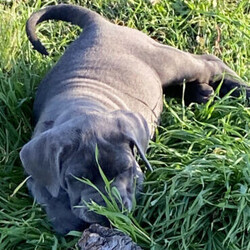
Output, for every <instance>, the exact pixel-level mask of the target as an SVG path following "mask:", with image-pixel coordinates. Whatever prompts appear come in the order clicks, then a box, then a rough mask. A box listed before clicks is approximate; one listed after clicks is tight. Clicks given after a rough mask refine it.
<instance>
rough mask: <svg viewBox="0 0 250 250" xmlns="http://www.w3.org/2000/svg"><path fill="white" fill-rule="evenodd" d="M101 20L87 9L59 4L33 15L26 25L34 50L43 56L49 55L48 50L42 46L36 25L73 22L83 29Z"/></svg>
mask: <svg viewBox="0 0 250 250" xmlns="http://www.w3.org/2000/svg"><path fill="white" fill-rule="evenodd" d="M98 19H100V16H99V15H98V14H97V13H95V12H93V11H91V10H88V9H86V8H83V7H80V6H75V5H70V4H59V5H55V6H49V7H46V8H44V9H41V10H39V11H37V12H35V13H33V14H32V15H31V16H30V18H29V19H28V21H27V23H26V34H27V36H28V38H29V40H30V42H31V43H32V45H33V46H34V49H35V50H37V51H38V52H40V53H41V54H43V55H48V52H47V50H46V48H45V47H44V46H43V45H42V43H41V42H40V40H39V39H38V38H37V35H36V32H35V31H36V25H37V24H39V23H41V22H43V21H46V20H61V21H65V22H71V23H72V24H75V25H78V26H80V27H81V28H84V27H86V26H87V25H89V24H93V23H95V22H97V20H98Z"/></svg>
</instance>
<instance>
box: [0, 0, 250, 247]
mask: <svg viewBox="0 0 250 250" xmlns="http://www.w3.org/2000/svg"><path fill="white" fill-rule="evenodd" d="M59 2H64V3H78V4H81V5H82V6H86V7H89V8H91V9H93V10H95V11H97V12H98V13H100V14H101V15H103V16H105V17H107V18H108V19H109V20H111V21H112V22H114V23H117V24H119V25H126V26H129V27H132V28H136V29H139V30H141V31H143V32H145V33H146V34H148V35H149V36H151V37H152V38H154V39H156V40H158V41H159V42H161V43H164V44H169V45H171V46H174V47H176V48H179V49H182V50H185V51H189V52H192V53H195V54H201V53H210V54H214V55H216V56H218V57H219V58H221V59H222V60H223V61H224V62H226V63H227V64H228V65H229V66H230V67H231V68H232V69H233V70H234V71H236V72H237V73H238V74H239V75H240V76H241V77H242V79H243V80H244V81H245V82H248V79H249V78H250V71H249V64H248V63H249V61H248V60H249V51H250V50H249V36H250V32H249V30H250V29H249V20H250V16H249V8H250V5H249V2H248V1H247V0H242V1H237V0H232V1H219V0H204V1H198V0H190V1H187V0H162V1H146V0H145V1H142V0H141V1H140V0H134V1H132V0H128V1H123V0H117V1H114V0H113V1H112V0H105V1H101V0H96V1H88V0H82V1H77V0H76V1H73V0H72V1H52V0H41V1H11V0H10V1H7V0H6V1H4V0H2V1H1V2H0V41H1V43H0V58H1V61H0V82H1V85H0V249H25V250H26V249H50V248H51V249H77V247H76V243H77V241H78V239H79V237H80V235H81V232H71V233H70V235H68V236H65V237H61V236H57V235H56V234H55V233H54V232H53V231H52V228H51V227H50V224H49V222H48V221H47V220H46V215H45V213H44V212H43V210H42V209H41V207H40V206H39V205H37V204H36V203H35V202H33V199H32V198H31V197H30V196H29V194H28V191H27V189H26V186H25V184H24V182H25V178H26V177H25V176H24V174H23V169H22V166H21V163H20V160H19V154H18V153H19V151H20V149H21V147H22V145H24V144H25V143H26V142H27V141H28V140H29V138H30V136H31V131H32V126H31V110H32V102H33V98H34V93H35V89H36V87H37V85H38V83H39V81H40V80H41V79H42V77H43V76H44V74H45V73H46V72H47V71H48V70H49V69H50V68H51V67H52V65H53V64H54V63H55V62H56V61H57V59H58V58H59V57H60V55H61V54H62V53H63V51H64V49H65V46H66V45H67V44H69V43H70V41H72V40H73V39H74V38H75V37H76V36H77V35H78V34H79V32H80V29H79V28H76V27H72V26H71V25H69V24H65V23H62V22H60V23H55V22H53V23H52V22H51V23H47V24H44V25H42V26H40V29H39V30H40V33H39V34H40V38H41V39H42V41H43V42H44V44H45V45H46V47H47V48H48V50H49V51H50V54H51V56H49V57H43V56H41V55H39V54H38V53H37V52H35V51H33V50H32V48H31V45H30V44H29V43H28V41H27V38H26V35H25V21H26V20H27V18H28V17H29V15H30V14H31V13H32V12H33V11H35V10H37V9H39V8H41V7H43V6H46V5H49V4H55V3H59ZM152 3H154V4H152ZM249 124H250V109H249V107H247V104H246V100H245V98H244V94H243V95H242V96H241V97H240V98H232V97H229V96H226V97H224V98H223V99H220V98H218V97H217V96H215V97H214V101H211V102H209V103H208V104H206V105H196V104H191V106H189V107H185V106H184V105H183V103H182V101H181V100H179V101H178V100H173V99H166V100H165V102H164V112H163V115H162V120H161V126H160V127H159V128H158V130H157V133H156V137H155V140H154V141H152V142H151V143H150V148H149V151H148V154H147V157H148V159H149V161H150V163H151V164H152V166H153V169H154V171H153V172H152V173H150V172H146V177H145V184H144V189H143V191H142V195H141V198H140V200H139V201H137V204H136V206H135V209H134V210H133V212H132V213H126V211H125V212H124V211H120V212H119V211H117V210H118V209H117V208H116V206H115V204H113V203H114V202H112V199H111V202H110V203H109V204H108V207H107V208H106V209H104V208H99V207H98V206H96V205H95V204H92V206H91V207H92V209H95V210H96V211H97V212H99V213H102V214H105V215H107V216H108V218H109V219H110V221H111V223H112V224H113V225H114V226H116V227H117V228H118V229H120V230H122V231H124V232H126V233H128V234H129V235H130V236H132V238H133V239H134V241H136V242H137V243H138V244H139V245H140V246H142V247H143V248H145V249H147V248H150V249H240V250H244V249H250V239H249V230H250V188H249V184H250V178H249V176H250V153H249V152H250V137H249ZM141 166H142V168H143V169H144V170H145V168H144V166H143V163H141ZM107 185H108V183H107ZM114 193H115V190H110V194H111V197H112V195H114Z"/></svg>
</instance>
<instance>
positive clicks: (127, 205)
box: [122, 197, 132, 211]
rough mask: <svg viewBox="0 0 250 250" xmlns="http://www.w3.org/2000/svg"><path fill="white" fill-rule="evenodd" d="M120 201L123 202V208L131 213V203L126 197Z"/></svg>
mask: <svg viewBox="0 0 250 250" xmlns="http://www.w3.org/2000/svg"><path fill="white" fill-rule="evenodd" d="M122 201H123V205H124V207H125V208H126V209H127V210H128V211H131V210H132V201H131V200H130V199H129V198H128V197H125V198H123V199H122Z"/></svg>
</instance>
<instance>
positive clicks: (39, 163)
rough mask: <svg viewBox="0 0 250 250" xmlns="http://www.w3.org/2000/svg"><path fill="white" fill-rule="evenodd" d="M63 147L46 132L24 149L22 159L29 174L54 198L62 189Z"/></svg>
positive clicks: (21, 154)
mask: <svg viewBox="0 0 250 250" xmlns="http://www.w3.org/2000/svg"><path fill="white" fill-rule="evenodd" d="M62 151H63V146H62V145H60V140H56V138H55V135H53V134H52V133H47V132H44V133H43V134H41V135H39V136H37V137H35V138H33V139H32V140H31V141H30V142H28V143H27V144H26V145H24V147H23V148H22V150H21V152H20V158H21V161H22V164H23V167H24V169H25V171H26V173H27V174H29V175H31V177H32V178H33V179H34V180H35V181H37V182H38V183H39V184H40V185H42V186H45V187H46V188H47V190H48V191H49V192H50V193H51V195H52V196H53V197H57V196H58V193H59V189H60V179H59V178H60V177H59V174H60V172H59V171H60V156H61V153H62Z"/></svg>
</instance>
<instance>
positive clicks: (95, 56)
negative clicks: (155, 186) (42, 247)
mask: <svg viewBox="0 0 250 250" xmlns="http://www.w3.org/2000/svg"><path fill="white" fill-rule="evenodd" d="M49 19H54V20H63V21H67V22H71V23H72V24H76V25H79V26H80V27H82V28H83V32H82V34H81V35H80V37H79V38H78V39H77V40H76V41H74V42H73V43H72V44H71V45H70V46H69V47H68V48H67V50H66V51H65V53H64V55H63V56H62V57H61V59H60V60H59V61H58V62H57V64H56V65H55V66H54V67H53V69H52V70H51V71H50V72H49V73H48V74H47V76H46V77H45V78H44V79H43V81H42V82H41V83H40V85H39V87H38V90H37V93H36V98H35V102H34V121H35V131H34V134H33V137H32V139H31V141H30V142H28V143H27V144H26V145H25V146H24V147H23V148H22V150H21V153H20V157H21V160H22V163H23V166H24V169H25V171H26V173H27V174H28V175H30V176H31V178H30V179H29V181H28V188H29V189H30V190H31V193H32V195H33V196H34V197H35V198H36V200H37V201H38V202H39V203H41V204H43V205H44V206H45V209H46V212H47V214H48V217H49V219H50V220H51V221H52V224H53V226H54V228H55V230H56V231H57V232H59V233H61V234H65V233H67V232H69V231H70V230H80V229H82V228H84V227H87V226H88V225H89V224H92V223H102V222H104V221H105V219H104V218H103V217H102V216H98V215H96V214H94V213H93V212H90V211H88V209H87V207H86V206H85V203H84V201H86V202H88V201H90V200H93V201H95V202H97V203H99V204H103V203H104V202H103V200H102V198H101V196H100V195H99V194H98V192H96V191H95V190H94V189H93V188H91V187H89V186H88V185H85V184H84V183H82V182H80V181H78V180H77V179H76V178H75V177H79V178H81V177H85V178H88V179H90V180H91V181H92V182H93V183H94V184H95V185H96V186H97V187H98V188H99V189H100V190H101V191H103V192H105V189H104V183H103V181H102V178H101V176H100V174H99V171H98V166H97V163H96V161H95V148H96V145H97V147H98V149H99V163H100V166H101V167H102V169H103V171H104V173H105V175H106V176H107V177H108V178H109V179H110V180H111V179H114V182H113V185H114V186H116V187H117V189H118V190H119V192H120V194H121V197H122V200H123V203H124V205H125V206H126V207H127V208H128V209H131V206H132V197H133V190H134V185H135V182H136V183H137V186H139V185H140V184H141V182H142V179H143V174H142V171H141V169H140V167H139V165H138V163H137V162H136V159H135V151H134V147H135V148H136V149H137V152H138V153H139V155H140V156H141V158H142V159H143V160H144V161H145V163H146V165H147V166H148V167H150V165H149V163H148V161H147V159H146V157H145V155H144V153H145V151H146V149H147V145H148V142H149V139H150V138H151V137H152V136H153V134H154V128H155V126H156V125H157V123H158V121H159V117H160V114H161V111H162V103H163V102H162V98H163V93H165V94H173V95H179V94H180V93H181V85H182V83H183V82H184V81H185V82H186V83H187V85H186V96H185V98H186V100H187V102H191V101H195V102H199V103H202V102H206V101H207V100H208V99H209V97H210V95H211V94H213V91H214V88H216V86H217V85H218V83H219V81H220V80H221V79H222V77H223V74H224V73H228V74H230V76H228V75H226V76H225V79H224V83H223V85H222V88H221V92H222V94H225V93H227V92H228V91H229V90H230V89H232V88H235V87H236V88H238V89H236V91H235V92H234V94H235V95H238V94H239V93H240V91H239V89H240V87H241V86H243V84H241V83H240V82H238V81H236V80H234V78H233V76H236V74H235V73H234V72H233V71H232V70H231V69H230V68H228V67H227V66H226V65H225V64H224V63H223V62H222V61H221V60H220V59H218V58H217V57H215V56H211V55H193V54H189V53H186V52H182V51H180V50H178V49H175V48H172V47H169V46H166V45H162V44H159V43H157V42H156V41H154V40H153V39H151V38H149V37H148V36H146V35H145V34H143V33H141V32H139V31H137V30H134V29H130V28H127V27H121V26H117V25H114V24H112V23H110V22H108V21H107V20H105V19H104V18H103V17H101V16H100V15H98V14H96V13H94V12H92V11H90V10H88V9H85V8H82V7H77V6H72V5H63V4H62V5H57V6H50V7H47V8H45V9H43V10H40V11H38V12H36V13H34V14H33V15H32V16H31V17H30V18H29V20H28V22H27V26H26V31H27V34H28V37H29V40H30V41H31V43H32V44H33V46H34V48H35V49H36V50H38V51H39V52H40V53H42V54H47V51H46V49H45V48H44V47H43V45H42V44H41V43H40V41H39V40H38V39H37V36H36V34H35V26H36V25H37V24H38V23H41V22H42V21H45V20H49ZM215 79H216V80H215ZM244 88H246V89H247V90H246V91H247V95H248V97H249V94H250V90H249V88H248V87H246V86H245V85H244ZM76 206H77V207H76ZM79 206H80V207H81V208H79Z"/></svg>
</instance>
